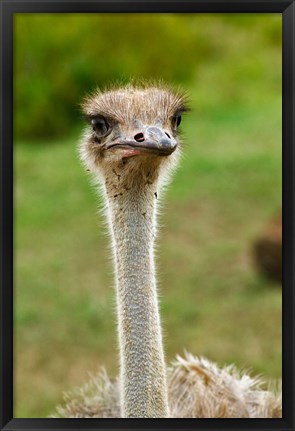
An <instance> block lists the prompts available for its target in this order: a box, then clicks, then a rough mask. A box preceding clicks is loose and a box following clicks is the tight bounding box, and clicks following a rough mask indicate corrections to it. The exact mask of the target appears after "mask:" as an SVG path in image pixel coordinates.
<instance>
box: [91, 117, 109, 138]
mask: <svg viewBox="0 0 295 431" xmlns="http://www.w3.org/2000/svg"><path fill="white" fill-rule="evenodd" d="M90 123H91V126H92V129H93V131H94V132H95V134H96V136H97V137H98V138H101V137H102V136H105V135H106V134H107V132H108V131H109V130H110V125H109V123H108V122H107V120H106V119H105V118H104V117H102V116H97V117H92V118H91V120H90Z"/></svg>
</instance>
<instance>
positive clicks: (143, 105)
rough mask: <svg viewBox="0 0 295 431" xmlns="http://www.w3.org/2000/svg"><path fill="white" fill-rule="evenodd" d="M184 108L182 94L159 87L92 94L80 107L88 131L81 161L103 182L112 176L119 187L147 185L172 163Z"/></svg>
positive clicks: (175, 157)
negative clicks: (102, 178) (144, 183)
mask: <svg viewBox="0 0 295 431" xmlns="http://www.w3.org/2000/svg"><path fill="white" fill-rule="evenodd" d="M186 110H187V108H186V105H185V96H184V95H183V94H181V93H180V92H176V91H171V90H169V89H167V88H165V87H156V86H142V87H134V86H132V85H128V86H126V87H123V88H119V89H112V90H110V91H107V92H103V93H102V92H99V91H97V92H96V93H94V94H93V95H92V96H90V97H88V98H87V99H86V100H85V101H84V103H83V111H84V113H85V115H86V118H87V120H88V123H89V127H88V128H87V130H86V133H85V136H84V139H83V141H82V144H81V147H80V153H81V158H82V160H83V161H84V163H85V164H86V166H87V168H88V169H90V170H91V171H94V172H96V173H99V174H100V176H102V177H104V180H107V179H108V178H111V177H112V175H114V174H113V173H114V172H118V174H119V175H120V177H121V185H123V186H124V187H125V188H126V187H127V188H128V187H135V186H136V185H137V184H139V183H142V180H144V181H146V180H147V179H148V180H149V181H150V182H151V183H152V182H154V181H156V180H157V179H158V177H159V175H160V173H161V171H163V172H167V170H168V171H169V170H170V169H169V168H171V167H173V166H174V165H175V162H176V161H177V159H178V155H179V154H180V148H179V147H180V140H179V132H178V126H179V124H180V122H181V114H182V113H183V112H184V111H186ZM119 172H120V173H119Z"/></svg>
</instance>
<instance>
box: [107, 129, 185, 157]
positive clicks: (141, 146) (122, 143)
mask: <svg viewBox="0 0 295 431" xmlns="http://www.w3.org/2000/svg"><path fill="white" fill-rule="evenodd" d="M176 147H177V141H176V139H174V138H172V137H171V136H170V135H168V133H166V132H164V130H162V129H161V128H160V127H155V126H150V127H147V128H146V129H145V130H144V132H138V133H136V134H135V135H134V136H133V138H132V139H128V138H127V139H126V138H119V139H116V141H115V142H111V143H110V144H109V145H108V146H107V147H106V149H111V148H112V149H122V150H126V151H127V152H129V153H130V156H131V155H138V154H141V153H152V154H155V155H158V156H169V155H170V154H172V153H173V152H174V151H175V149H176Z"/></svg>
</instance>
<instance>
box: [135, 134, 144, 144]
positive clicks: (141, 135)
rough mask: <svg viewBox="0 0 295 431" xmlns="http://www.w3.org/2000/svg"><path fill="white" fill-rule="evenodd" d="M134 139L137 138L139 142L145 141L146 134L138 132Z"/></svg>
mask: <svg viewBox="0 0 295 431" xmlns="http://www.w3.org/2000/svg"><path fill="white" fill-rule="evenodd" d="M134 139H135V140H136V141H137V142H143V141H144V135H143V133H137V134H136V135H135V136H134Z"/></svg>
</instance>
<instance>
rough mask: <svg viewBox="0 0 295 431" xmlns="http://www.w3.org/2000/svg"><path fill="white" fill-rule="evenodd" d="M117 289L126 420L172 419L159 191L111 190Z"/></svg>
mask: <svg viewBox="0 0 295 431" xmlns="http://www.w3.org/2000/svg"><path fill="white" fill-rule="evenodd" d="M107 196H108V208H109V211H110V214H109V215H110V227H111V233H112V237H113V246H114V260H115V272H116V288H117V309H118V329H119V350H120V367H121V370H120V372H121V409H122V417H138V418H156V417H157V418H158V417H168V401H167V387H166V371H165V363H164V355H163V347H162V334H161V325H160V318H159V310H158V300H157V291H156V281H155V268H154V239H155V234H156V212H155V210H156V208H155V206H156V201H157V195H156V193H155V188H154V187H153V186H151V185H149V184H144V185H143V186H142V187H140V186H138V187H133V188H132V189H130V190H126V189H124V191H123V192H122V193H116V194H114V192H113V191H111V188H107Z"/></svg>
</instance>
